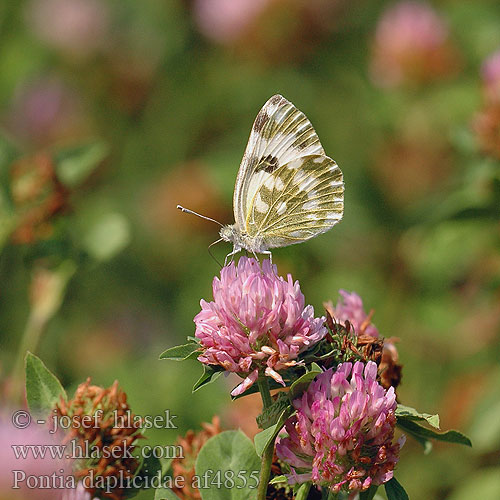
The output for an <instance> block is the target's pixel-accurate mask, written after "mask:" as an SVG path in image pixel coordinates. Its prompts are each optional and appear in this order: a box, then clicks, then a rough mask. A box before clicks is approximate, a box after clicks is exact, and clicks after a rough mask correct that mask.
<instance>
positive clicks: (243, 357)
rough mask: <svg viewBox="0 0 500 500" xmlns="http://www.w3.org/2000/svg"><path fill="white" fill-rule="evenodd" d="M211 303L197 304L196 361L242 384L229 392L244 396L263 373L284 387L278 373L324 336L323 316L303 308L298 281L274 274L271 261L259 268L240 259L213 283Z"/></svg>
mask: <svg viewBox="0 0 500 500" xmlns="http://www.w3.org/2000/svg"><path fill="white" fill-rule="evenodd" d="M213 296H214V300H213V302H205V301H204V300H202V301H201V303H200V304H201V312H200V313H198V314H197V315H196V317H195V318H194V322H195V324H196V333H195V335H196V337H197V338H198V339H199V341H200V344H201V346H202V348H203V349H204V350H203V353H202V354H201V355H200V356H199V357H198V360H199V361H201V362H202V363H205V364H207V365H220V366H222V367H223V368H224V369H225V370H227V371H229V372H236V373H238V374H240V375H241V376H243V377H245V380H244V381H243V382H242V383H241V384H240V385H239V386H238V387H236V389H234V390H233V392H232V393H231V394H232V395H233V396H236V395H238V394H241V393H243V392H244V391H245V390H246V389H248V388H249V387H250V386H251V385H252V384H253V383H254V382H255V381H256V380H257V378H258V376H259V374H265V375H267V376H269V377H272V378H273V379H274V380H276V381H277V382H279V383H280V384H283V385H284V382H283V378H282V376H281V375H280V374H279V371H280V370H283V369H286V368H288V367H290V366H294V365H296V364H298V361H297V357H298V355H299V354H300V353H301V352H302V351H304V350H306V349H308V348H310V347H312V346H313V345H315V344H316V343H317V342H318V341H319V340H321V339H322V338H323V337H324V336H325V335H326V333H327V330H326V328H325V326H324V321H325V318H323V317H321V318H315V317H314V308H313V307H312V306H310V305H308V306H306V305H305V300H304V295H303V294H302V293H301V291H300V286H299V283H298V281H296V282H295V283H294V282H293V280H292V277H291V276H290V275H288V279H287V280H284V279H283V278H282V277H279V276H277V270H276V266H272V265H271V263H270V262H269V260H265V261H264V262H263V263H262V267H261V266H260V264H259V262H258V261H257V260H255V259H250V258H247V257H241V258H240V260H239V262H238V265H235V264H234V262H232V263H231V264H230V265H229V266H225V267H224V268H223V269H222V270H221V277H220V278H217V277H216V278H214V281H213Z"/></svg>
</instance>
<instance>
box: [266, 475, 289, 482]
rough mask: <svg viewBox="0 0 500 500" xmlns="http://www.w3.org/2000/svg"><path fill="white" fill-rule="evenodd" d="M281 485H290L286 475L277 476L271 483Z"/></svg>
mask: <svg viewBox="0 0 500 500" xmlns="http://www.w3.org/2000/svg"><path fill="white" fill-rule="evenodd" d="M280 483H285V484H288V480H287V478H286V476H285V475H284V474H281V476H275V477H273V478H272V479H271V481H269V484H280Z"/></svg>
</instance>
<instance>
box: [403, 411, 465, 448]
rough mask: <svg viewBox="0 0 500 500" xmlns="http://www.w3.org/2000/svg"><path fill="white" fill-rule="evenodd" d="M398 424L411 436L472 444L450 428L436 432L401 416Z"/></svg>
mask: <svg viewBox="0 0 500 500" xmlns="http://www.w3.org/2000/svg"><path fill="white" fill-rule="evenodd" d="M398 426H399V427H400V428H401V429H403V430H405V431H407V432H409V433H411V434H412V435H413V436H418V437H420V438H422V439H436V440H437V441H445V442H447V443H456V444H463V445H465V446H472V443H471V441H470V439H469V438H468V437H467V436H465V435H464V434H462V433H461V432H458V431H455V430H450V431H446V432H436V431H433V430H432V429H427V428H426V427H422V426H421V425H419V424H417V423H416V422H413V421H412V420H409V419H406V418H401V419H398Z"/></svg>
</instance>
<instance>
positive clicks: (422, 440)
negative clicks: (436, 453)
mask: <svg viewBox="0 0 500 500" xmlns="http://www.w3.org/2000/svg"><path fill="white" fill-rule="evenodd" d="M405 433H406V434H407V435H408V436H410V437H412V438H413V439H414V440H415V441H417V442H418V443H419V444H420V445H421V446H422V447H423V448H424V455H428V454H429V453H430V452H431V451H432V448H433V444H432V441H429V439H426V438H423V437H421V436H419V435H418V434H414V433H413V432H411V431H409V430H408V429H405Z"/></svg>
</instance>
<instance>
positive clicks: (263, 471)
mask: <svg viewBox="0 0 500 500" xmlns="http://www.w3.org/2000/svg"><path fill="white" fill-rule="evenodd" d="M257 385H258V387H259V391H260V396H261V398H262V405H263V408H264V410H265V409H266V408H269V407H270V406H271V405H272V404H273V400H272V398H271V392H270V390H269V382H268V379H267V377H265V376H264V377H259V379H258V380H257ZM273 456H274V441H273V442H272V443H269V445H268V447H267V448H266V450H265V451H264V453H263V454H262V461H261V467H260V477H259V488H258V490H257V500H266V496H267V486H268V484H269V478H270V477H271V465H272V464H273Z"/></svg>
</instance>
